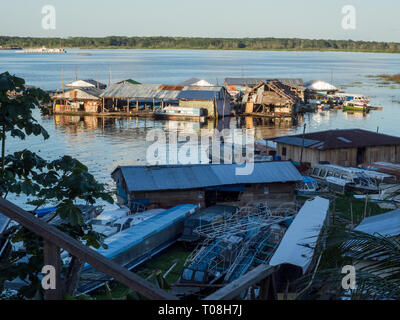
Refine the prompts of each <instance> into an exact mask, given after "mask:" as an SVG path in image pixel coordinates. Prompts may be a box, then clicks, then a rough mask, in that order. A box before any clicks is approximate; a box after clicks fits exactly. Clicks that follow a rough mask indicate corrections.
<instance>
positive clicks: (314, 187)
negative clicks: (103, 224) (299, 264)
mask: <svg viewBox="0 0 400 320" xmlns="http://www.w3.org/2000/svg"><path fill="white" fill-rule="evenodd" d="M295 191H296V194H297V195H299V196H305V197H308V196H317V195H320V194H321V193H325V192H327V190H325V189H323V188H321V187H320V186H319V185H318V183H317V181H316V180H315V179H313V178H311V177H307V176H305V177H304V178H303V180H302V181H301V182H298V183H297V184H296V187H295Z"/></svg>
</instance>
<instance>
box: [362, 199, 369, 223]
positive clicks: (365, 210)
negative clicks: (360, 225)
mask: <svg viewBox="0 0 400 320" xmlns="http://www.w3.org/2000/svg"><path fill="white" fill-rule="evenodd" d="M367 205H368V195H366V196H365V204H364V215H363V217H364V218H365V217H366V216H367Z"/></svg>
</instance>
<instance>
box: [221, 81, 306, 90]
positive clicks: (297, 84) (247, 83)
mask: <svg viewBox="0 0 400 320" xmlns="http://www.w3.org/2000/svg"><path fill="white" fill-rule="evenodd" d="M271 80H279V81H280V82H282V83H283V84H287V85H289V86H294V87H297V88H299V89H305V86H304V83H303V80H302V79H296V78H293V79H292V78H286V79H272V78H226V79H225V83H226V84H227V85H233V86H250V87H252V86H256V85H257V84H259V83H260V82H266V81H271Z"/></svg>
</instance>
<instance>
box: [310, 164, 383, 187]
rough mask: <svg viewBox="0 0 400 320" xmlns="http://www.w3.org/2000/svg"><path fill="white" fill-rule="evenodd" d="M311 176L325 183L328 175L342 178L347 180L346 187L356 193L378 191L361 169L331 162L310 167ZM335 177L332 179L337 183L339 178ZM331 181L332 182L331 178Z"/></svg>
mask: <svg viewBox="0 0 400 320" xmlns="http://www.w3.org/2000/svg"><path fill="white" fill-rule="evenodd" d="M311 176H312V177H313V178H315V179H317V180H319V181H321V182H323V183H325V184H327V178H328V177H332V178H336V179H341V180H344V181H346V182H347V183H346V184H345V186H346V188H347V189H348V190H349V191H354V192H356V193H357V192H360V193H379V187H378V186H377V184H376V182H375V181H374V180H373V179H371V177H369V176H368V175H366V174H365V172H364V170H362V169H358V168H350V167H342V166H337V165H332V164H316V165H314V167H313V169H312V173H311ZM336 179H335V180H334V181H336V182H338V183H339V180H336ZM331 183H334V182H333V180H332V179H331ZM341 184H342V183H340V185H341Z"/></svg>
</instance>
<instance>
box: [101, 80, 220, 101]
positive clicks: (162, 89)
mask: <svg viewBox="0 0 400 320" xmlns="http://www.w3.org/2000/svg"><path fill="white" fill-rule="evenodd" d="M222 88H223V87H218V86H208V87H204V86H179V85H176V86H171V85H161V84H136V85H131V84H125V83H120V84H118V83H115V84H113V85H111V86H110V87H108V88H107V89H106V90H105V91H104V92H103V93H102V94H101V97H105V98H140V99H170V100H176V99H178V95H179V94H180V93H181V92H185V95H184V96H185V98H182V99H200V100H202V99H204V100H209V99H214V98H215V96H216V92H220V91H221V90H222ZM210 92H211V93H210ZM211 95H212V97H211ZM194 97H195V98H194ZM204 97H207V98H204Z"/></svg>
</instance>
